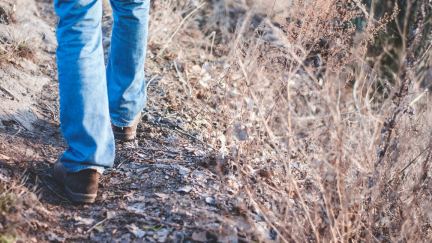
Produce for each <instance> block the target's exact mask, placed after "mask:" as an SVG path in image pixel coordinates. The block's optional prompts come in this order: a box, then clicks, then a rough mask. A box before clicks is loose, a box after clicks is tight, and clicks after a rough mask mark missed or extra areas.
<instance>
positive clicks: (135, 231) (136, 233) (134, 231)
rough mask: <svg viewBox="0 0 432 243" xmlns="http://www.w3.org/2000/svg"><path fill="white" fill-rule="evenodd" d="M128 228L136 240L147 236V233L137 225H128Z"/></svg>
mask: <svg viewBox="0 0 432 243" xmlns="http://www.w3.org/2000/svg"><path fill="white" fill-rule="evenodd" d="M126 228H127V229H128V230H129V232H130V233H132V234H133V235H134V236H135V237H136V238H143V237H144V236H145V234H146V233H145V231H144V230H142V229H140V228H139V227H138V226H136V225H135V224H129V225H126Z"/></svg>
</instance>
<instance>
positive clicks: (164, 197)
mask: <svg viewBox="0 0 432 243" xmlns="http://www.w3.org/2000/svg"><path fill="white" fill-rule="evenodd" d="M155 195H156V196H158V197H159V198H162V199H163V200H165V199H167V198H169V196H168V195H167V194H165V193H155Z"/></svg>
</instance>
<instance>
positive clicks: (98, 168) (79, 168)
mask: <svg viewBox="0 0 432 243" xmlns="http://www.w3.org/2000/svg"><path fill="white" fill-rule="evenodd" d="M62 164H63V166H64V167H65V169H66V171H67V172H68V173H76V172H80V171H83V170H89V169H92V170H96V171H97V172H98V173H100V174H103V173H104V171H105V167H102V166H96V165H82V164H78V165H72V164H71V163H70V162H68V163H64V162H62Z"/></svg>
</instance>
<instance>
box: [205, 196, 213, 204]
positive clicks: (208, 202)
mask: <svg viewBox="0 0 432 243" xmlns="http://www.w3.org/2000/svg"><path fill="white" fill-rule="evenodd" d="M205 202H206V203H207V204H208V205H210V206H216V200H215V199H214V197H206V198H205Z"/></svg>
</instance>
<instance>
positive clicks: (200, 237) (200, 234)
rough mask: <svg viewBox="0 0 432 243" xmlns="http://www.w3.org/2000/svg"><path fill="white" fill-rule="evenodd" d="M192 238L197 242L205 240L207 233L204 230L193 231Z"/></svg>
mask: <svg viewBox="0 0 432 243" xmlns="http://www.w3.org/2000/svg"><path fill="white" fill-rule="evenodd" d="M192 240H194V241H198V242H207V233H206V232H204V231H201V232H193V233H192Z"/></svg>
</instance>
